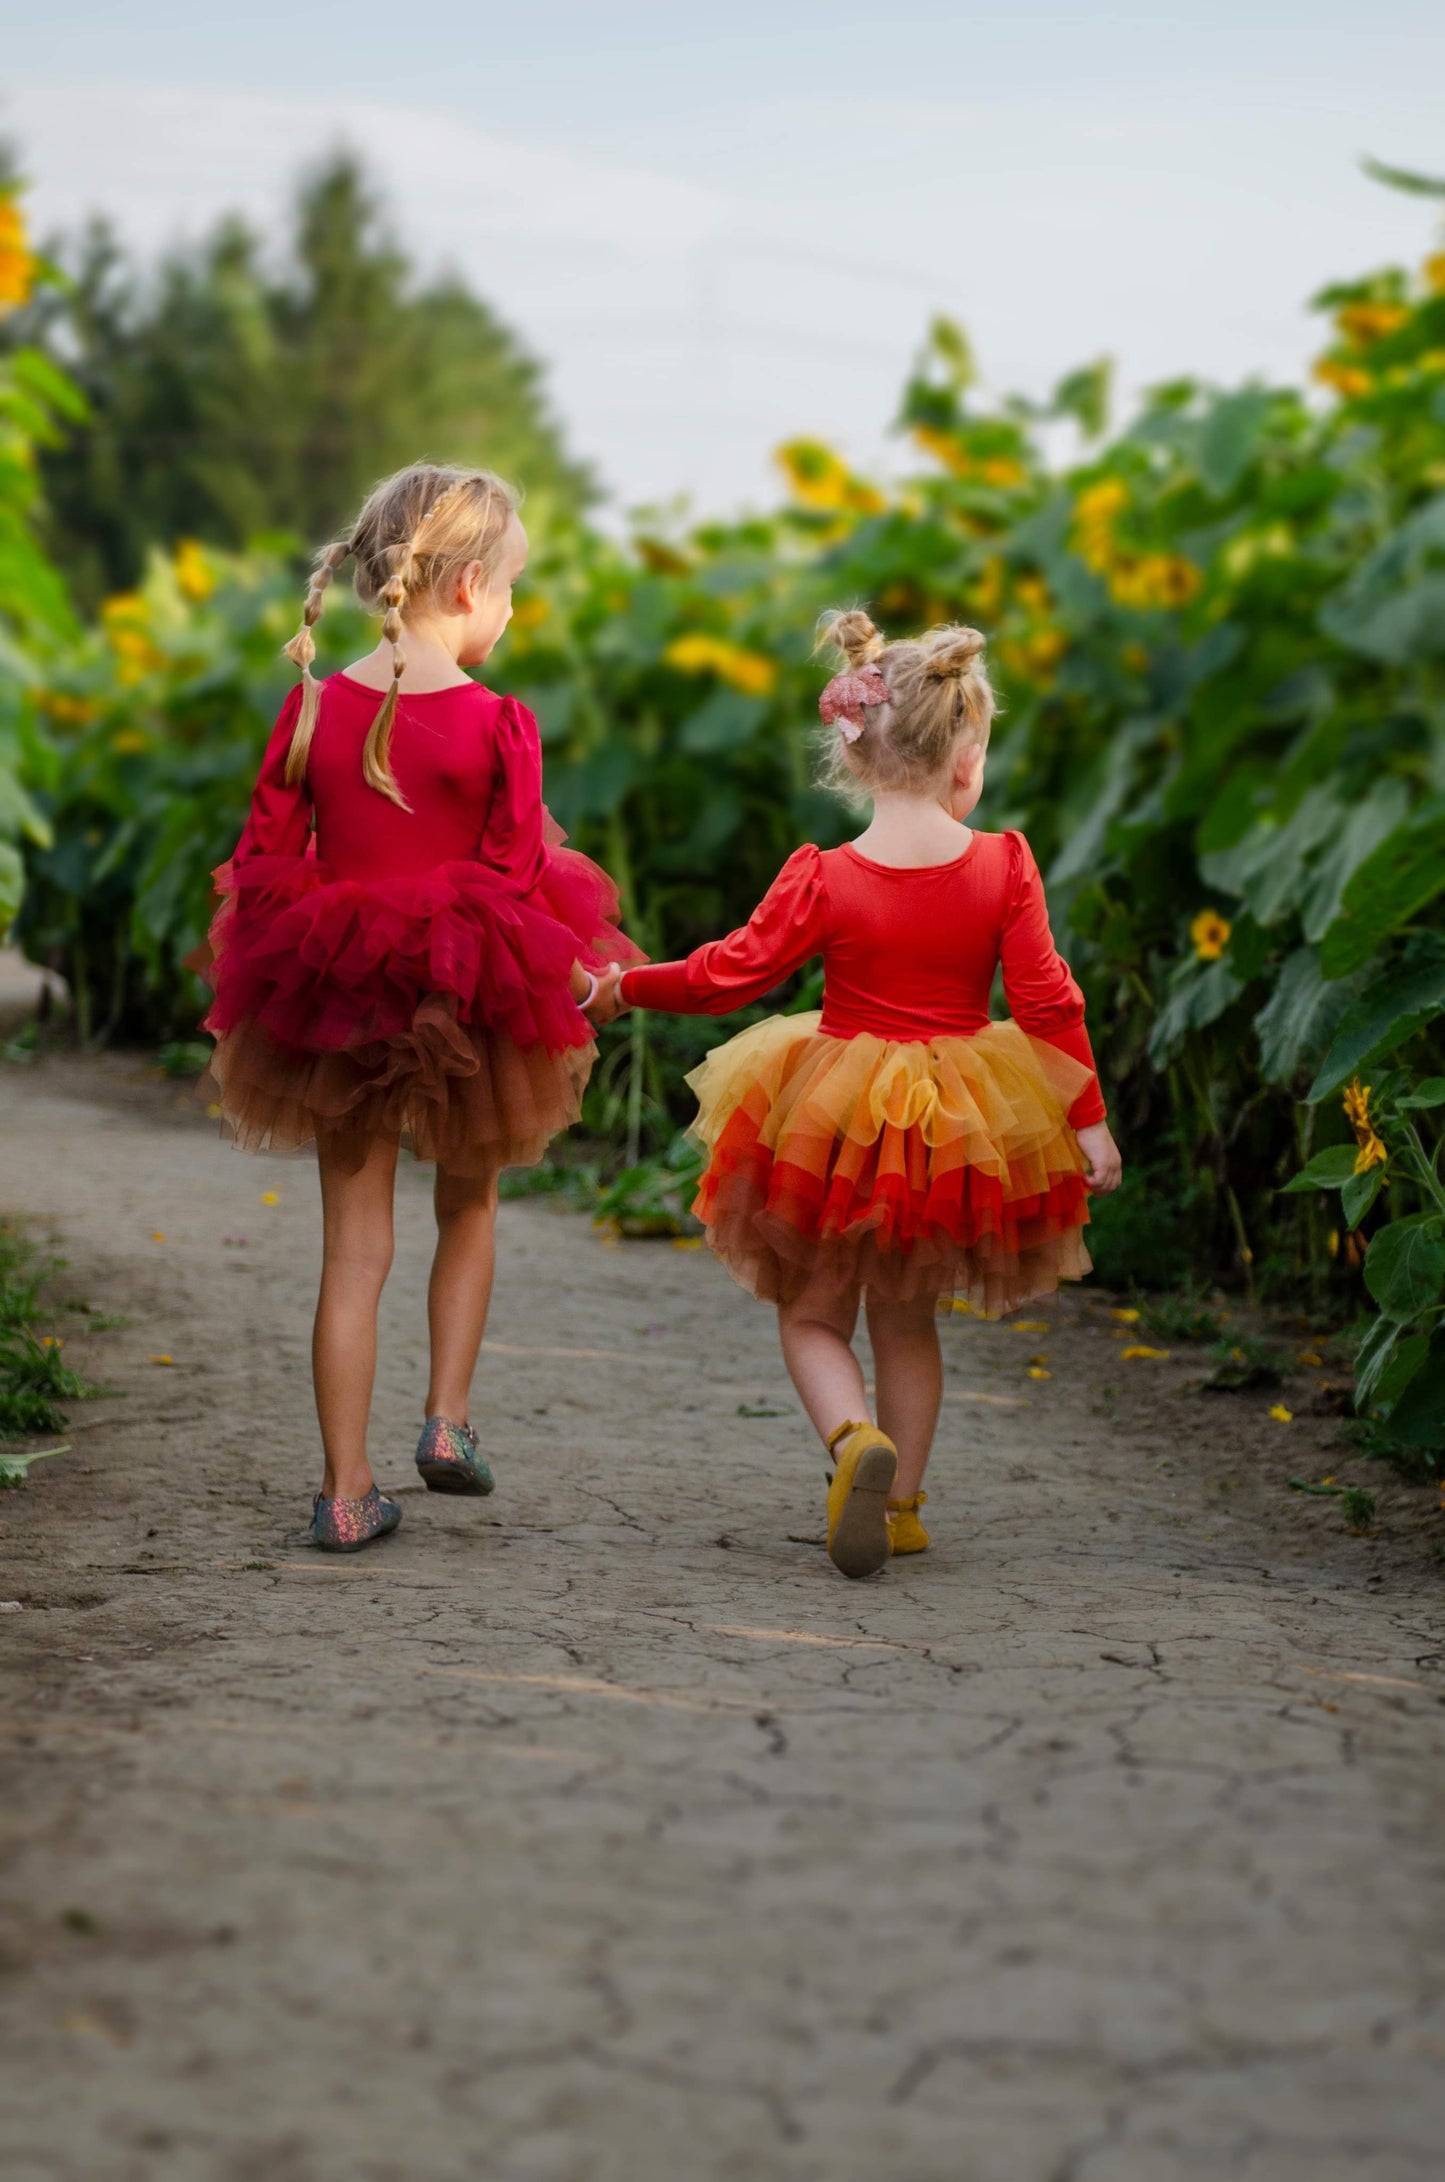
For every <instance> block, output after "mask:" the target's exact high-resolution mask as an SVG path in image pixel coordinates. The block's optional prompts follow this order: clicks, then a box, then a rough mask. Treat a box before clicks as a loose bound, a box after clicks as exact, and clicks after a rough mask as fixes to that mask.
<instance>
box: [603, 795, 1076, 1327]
mask: <svg viewBox="0 0 1445 2182" xmlns="http://www.w3.org/2000/svg"><path fill="white" fill-rule="evenodd" d="M819 954H821V956H822V958H823V965H824V1001H823V1008H822V1012H821V1014H808V1015H778V1016H772V1017H770V1018H769V1020H768V1021H767V1022H764V1023H759V1024H757V1025H756V1026H755V1027H754V1028H753V1029H751V1030H746V1031H744V1032H743V1033H742V1034H741V1035H740V1036H739V1037H737V1038H734V1039H732V1040H730V1041H729V1043H728V1044H726V1045H724V1046H720V1047H719V1048H718V1049H717V1050H716V1051H715V1052H713V1053H712V1054H710V1055H709V1056H708V1058H707V1060H706V1061H705V1062H704V1063H703V1064H702V1066H701V1067H700V1068H698V1069H696V1070H695V1071H694V1072H693V1074H692V1075H691V1076H690V1077H689V1078H688V1081H689V1083H690V1084H691V1085H692V1087H693V1089H694V1090H695V1091H696V1093H697V1098H698V1106H699V1112H698V1117H697V1120H696V1122H695V1123H694V1125H693V1127H694V1131H695V1133H696V1135H697V1136H699V1137H700V1138H701V1140H702V1142H703V1143H704V1144H705V1145H706V1146H707V1149H708V1155H709V1156H708V1163H707V1167H706V1170H705V1172H704V1174H703V1178H702V1183H701V1187H700V1189H699V1192H698V1197H697V1202H696V1208H695V1209H696V1212H697V1215H698V1218H699V1219H700V1220H702V1221H703V1223H704V1225H705V1226H706V1229H707V1236H708V1241H709V1242H710V1244H711V1245H712V1247H713V1249H714V1250H715V1251H716V1252H717V1254H718V1255H719V1257H720V1258H721V1259H722V1260H723V1262H724V1264H725V1265H726V1266H727V1267H728V1269H729V1271H730V1272H731V1273H732V1274H733V1276H734V1278H735V1279H737V1280H738V1281H739V1282H740V1283H741V1284H742V1286H743V1287H745V1288H748V1289H750V1290H751V1291H752V1293H753V1294H754V1295H756V1296H759V1297H761V1298H763V1299H764V1300H765V1301H768V1302H778V1301H783V1302H786V1301H789V1300H791V1299H792V1298H794V1297H796V1296H797V1295H798V1294H799V1293H800V1292H801V1291H802V1290H803V1288H805V1287H806V1286H808V1285H809V1283H810V1282H812V1281H814V1280H815V1279H820V1278H821V1279H823V1280H824V1281H831V1280H836V1281H837V1282H838V1283H839V1284H840V1285H847V1284H849V1283H852V1284H856V1285H858V1286H863V1287H870V1288H877V1289H880V1290H882V1291H883V1292H884V1293H886V1294H888V1295H891V1296H898V1297H901V1298H910V1297H915V1296H922V1295H930V1294H931V1295H935V1296H944V1295H954V1294H957V1295H959V1296H963V1297H966V1298H968V1300H969V1301H970V1302H972V1303H973V1304H974V1305H975V1307H976V1308H978V1309H979V1310H981V1311H984V1312H986V1313H988V1314H989V1315H991V1316H992V1315H994V1314H996V1313H998V1312H1001V1311H1007V1310H1011V1309H1013V1308H1014V1307H1015V1306H1016V1305H1017V1304H1020V1303H1023V1302H1025V1301H1027V1300H1029V1299H1030V1298H1032V1297H1035V1296H1040V1295H1044V1294H1047V1293H1049V1292H1050V1291H1052V1290H1053V1289H1054V1288H1056V1287H1057V1285H1058V1283H1059V1282H1060V1281H1061V1280H1077V1279H1079V1278H1080V1277H1081V1275H1083V1274H1084V1273H1086V1272H1087V1271H1088V1270H1089V1257H1088V1253H1087V1252H1086V1250H1085V1248H1084V1235H1083V1231H1084V1227H1085V1225H1086V1223H1087V1221H1088V1216H1089V1215H1088V1199H1087V1195H1086V1192H1085V1188H1084V1172H1085V1165H1084V1160H1083V1157H1082V1155H1081V1153H1080V1151H1079V1147H1078V1144H1077V1143H1076V1141H1075V1138H1074V1131H1075V1130H1076V1129H1081V1128H1083V1127H1085V1126H1086V1125H1087V1124H1088V1123H1090V1122H1096V1121H1102V1120H1103V1118H1104V1102H1103V1099H1102V1097H1101V1096H1100V1092H1099V1085H1098V1079H1097V1077H1096V1075H1095V1072H1094V1056H1093V1053H1092V1051H1091V1049H1090V1045H1089V1038H1088V1033H1087V1032H1086V1030H1085V1028H1084V1004H1083V999H1082V996H1081V995H1080V992H1079V988H1078V986H1077V985H1076V984H1075V983H1074V980H1073V978H1072V977H1071V975H1070V974H1069V969H1068V966H1067V964H1066V963H1065V962H1063V961H1062V959H1061V958H1060V956H1059V954H1058V952H1057V950H1056V949H1055V947H1054V943H1053V938H1052V935H1051V933H1050V931H1049V921H1048V910H1047V906H1046V904H1045V901H1044V890H1043V883H1042V881H1041V879H1040V877H1039V872H1038V867H1037V865H1036V864H1035V862H1034V859H1033V855H1032V853H1031V851H1030V849H1029V846H1028V843H1027V842H1026V841H1025V840H1024V838H1023V836H1022V834H1018V833H1004V834H986V833H975V834H974V835H973V836H972V839H971V840H970V842H969V845H968V847H967V849H966V850H965V851H964V853H963V855H962V856H961V857H959V858H957V859H956V860H955V861H954V862H952V863H948V864H936V865H930V866H927V867H925V868H923V869H921V870H904V869H897V868H895V867H893V866H891V865H885V864H877V863H874V862H873V861H871V859H870V858H868V857H866V856H863V855H861V854H860V853H859V852H858V850H857V849H855V848H852V847H851V846H850V847H845V848H839V849H830V850H826V851H824V850H819V849H816V848H802V849H799V850H798V851H797V853H796V855H794V856H792V857H790V858H789V860H788V862H787V863H786V864H785V865H784V867H783V869H782V871H781V872H780V873H779V875H778V877H777V879H776V880H775V882H774V884H773V886H772V887H771V888H770V889H769V891H768V893H767V895H766V896H765V898H764V900H763V902H762V903H761V905H760V906H759V908H758V909H757V910H756V912H755V913H754V915H753V917H752V918H751V920H750V921H749V923H748V924H747V925H745V926H744V927H743V928H742V929H741V930H740V931H737V932H734V933H732V934H731V936H730V937H729V938H727V939H724V940H718V941H715V942H714V943H713V944H712V945H710V946H706V947H700V948H698V949H697V951H696V952H695V953H694V954H692V955H689V956H688V958H687V960H686V961H685V962H662V963H653V964H650V965H647V966H645V967H642V968H636V969H630V970H628V971H627V973H626V975H625V976H624V978H623V981H622V991H623V997H624V999H626V1000H627V1001H629V1002H631V1003H632V1004H633V1005H635V1006H639V1007H654V1008H663V1009H668V1010H671V1011H674V1012H677V1013H682V1014H711V1015H721V1014H725V1013H727V1011H728V1010H729V1009H731V1008H738V1007H742V1006H744V1005H745V1004H746V1003H748V1002H749V1001H755V1000H759V999H761V998H762V996H763V995H764V994H765V993H767V992H770V991H771V990H772V989H773V987H774V986H776V985H778V984H780V983H781V982H782V980H783V979H784V978H785V977H787V976H789V975H790V973H791V972H793V971H794V970H797V969H799V968H801V966H802V965H803V964H804V963H805V962H807V961H808V960H809V959H810V958H811V957H813V956H815V955H819ZM1000 964H1002V968H1003V981H1004V992H1005V995H1006V997H1007V1000H1008V1003H1009V1006H1010V1008H1011V1010H1012V1013H1013V1020H1012V1021H1011V1022H991V1021H990V1020H989V994H990V991H991V989H992V985H993V979H994V973H995V970H996V969H997V968H998V967H999V965H1000Z"/></svg>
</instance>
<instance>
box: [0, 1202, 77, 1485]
mask: <svg viewBox="0 0 1445 2182" xmlns="http://www.w3.org/2000/svg"><path fill="white" fill-rule="evenodd" d="M58 1270H59V1261H58V1260H54V1259H49V1260H47V1259H42V1258H40V1257H38V1256H37V1254H36V1252H35V1250H34V1248H33V1247H32V1245H31V1244H30V1243H28V1242H27V1241H26V1240H25V1238H24V1237H23V1236H22V1235H21V1234H20V1233H19V1232H18V1231H17V1230H16V1229H15V1228H14V1227H12V1226H9V1225H6V1224H5V1223H3V1222H0V1442H3V1441H7V1440H23V1439H29V1438H31V1437H33V1436H34V1435H35V1434H36V1433H38V1432H55V1431H59V1430H60V1429H61V1428H62V1427H63V1425H64V1423H65V1414H64V1411H63V1409H62V1408H61V1406H60V1405H61V1404H62V1403H63V1402H71V1401H83V1400H85V1399H86V1398H87V1397H89V1396H91V1395H93V1394H95V1393H97V1392H98V1391H99V1389H98V1388H96V1387H92V1386H90V1385H88V1384H87V1383H86V1381H85V1380H84V1379H82V1378H81V1377H80V1375H79V1373H77V1372H74V1371H72V1370H70V1368H69V1367H68V1366H67V1365H66V1364H65V1363H64V1362H63V1361H62V1358H61V1343H60V1342H59V1341H58V1340H57V1339H56V1338H55V1337H54V1336H53V1335H51V1336H46V1335H41V1334H37V1333H36V1332H35V1331H34V1328H35V1326H36V1324H37V1323H38V1322H40V1321H41V1320H42V1319H43V1317H44V1316H45V1305H44V1301H43V1296H42V1291H43V1289H44V1286H45V1283H46V1282H47V1280H49V1279H50V1277H51V1276H52V1275H53V1274H54V1273H55V1272H57V1271H58ZM40 1452H43V1453H46V1454H55V1453H63V1452H64V1450H63V1449H58V1448H46V1449H44V1450H41V1451H40ZM39 1459H40V1453H34V1454H31V1453H24V1452H19V1451H12V1450H8V1449H7V1450H5V1451H4V1452H0V1488H6V1487H12V1486H16V1485H23V1484H24V1482H25V1472H26V1470H27V1468H28V1466H29V1464H30V1463H31V1462H34V1461H38V1460H39Z"/></svg>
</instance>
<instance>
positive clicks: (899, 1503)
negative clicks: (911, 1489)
mask: <svg viewBox="0 0 1445 2182" xmlns="http://www.w3.org/2000/svg"><path fill="white" fill-rule="evenodd" d="M927 1498H928V1495H927V1493H915V1494H914V1495H913V1498H912V1499H911V1500H890V1501H889V1503H888V1538H889V1551H890V1552H891V1553H926V1552H927V1551H928V1548H929V1546H930V1545H931V1544H932V1540H931V1539H930V1537H929V1535H928V1533H927V1531H926V1530H925V1529H924V1527H923V1525H922V1524H921V1523H920V1522H919V1520H918V1511H919V1509H920V1508H921V1507H922V1506H923V1503H924V1501H925V1500H926V1499H927Z"/></svg>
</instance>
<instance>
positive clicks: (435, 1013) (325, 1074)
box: [210, 994, 597, 1180]
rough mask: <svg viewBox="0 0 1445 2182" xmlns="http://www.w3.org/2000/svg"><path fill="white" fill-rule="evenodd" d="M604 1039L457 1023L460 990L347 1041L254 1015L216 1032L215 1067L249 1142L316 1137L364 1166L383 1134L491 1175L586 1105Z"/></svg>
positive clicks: (232, 1124) (227, 1115)
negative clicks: (276, 1033)
mask: <svg viewBox="0 0 1445 2182" xmlns="http://www.w3.org/2000/svg"><path fill="white" fill-rule="evenodd" d="M596 1050H597V1049H596V1047H595V1046H591V1045H588V1046H571V1047H568V1048H567V1049H566V1050H565V1051H563V1052H561V1053H549V1052H548V1051H547V1049H546V1047H545V1046H542V1045H529V1046H519V1045H517V1044H515V1043H514V1041H513V1040H512V1039H511V1038H510V1037H509V1036H508V1035H507V1034H506V1033H505V1032H504V1031H500V1030H491V1031H488V1030H483V1029H479V1028H477V1027H475V1026H473V1025H464V1024H461V1023H459V1022H458V1020H457V1014H456V1003H455V1001H454V1000H453V999H452V997H451V996H450V995H446V996H443V995H440V994H433V995H430V996H428V997H427V998H426V999H425V1000H423V1001H422V1002H421V1003H420V1005H419V1006H418V1007H417V1009H416V1011H415V1013H414V1015H413V1018H412V1023H411V1028H410V1030H409V1031H407V1032H405V1033H404V1034H402V1035H400V1036H397V1037H392V1038H385V1039H379V1040H377V1041H375V1042H374V1043H372V1044H367V1045H360V1046H355V1047H352V1048H349V1049H346V1050H344V1051H340V1052H329V1053H310V1052H306V1051H304V1050H302V1049H301V1048H299V1047H296V1046H286V1045H282V1044H280V1043H279V1042H278V1041H277V1040H276V1039H275V1038H273V1037H272V1036H271V1034H270V1032H269V1031H267V1030H265V1029H263V1028H262V1026H261V1025H260V1024H259V1023H257V1022H256V1021H255V1020H254V1019H248V1020H246V1021H244V1022H241V1023H239V1024H237V1026H236V1027H235V1028H234V1029H233V1030H228V1031H226V1032H224V1033H223V1034H222V1036H221V1037H220V1038H218V1039H217V1041H216V1050H215V1052H214V1054H213V1055H212V1056H211V1071H210V1073H211V1078H212V1080H213V1082H214V1084H215V1085H216V1087H217V1090H216V1095H217V1096H218V1097H219V1100H220V1106H221V1113H222V1117H223V1119H224V1121H225V1123H226V1125H227V1127H228V1128H229V1130H230V1132H231V1134H232V1136H233V1137H234V1139H235V1142H236V1143H237V1145H238V1146H239V1147H240V1148H241V1149H242V1150H243V1151H251V1152H265V1151H297V1150H299V1149H300V1147H301V1146H302V1145H304V1144H309V1143H311V1142H313V1141H315V1142H317V1143H318V1144H320V1145H322V1146H323V1147H324V1148H325V1149H326V1151H327V1154H328V1156H330V1157H333V1158H335V1159H336V1160H337V1161H338V1162H339V1163H340V1164H341V1165H342V1166H343V1167H346V1168H348V1169H350V1170H351V1171H353V1172H354V1171H355V1170H356V1169H357V1168H359V1167H360V1166H361V1164H362V1162H363V1161H364V1159H365V1158H366V1156H367V1153H368V1151H369V1150H370V1148H371V1146H372V1145H373V1144H374V1143H376V1142H377V1141H378V1139H385V1140H386V1141H388V1142H391V1143H400V1142H409V1143H410V1145H411V1148H412V1150H413V1151H414V1152H415V1154H416V1156H417V1157H418V1159H428V1160H435V1161H436V1162H437V1163H438V1164H439V1165H441V1166H444V1167H445V1168H446V1169H447V1171H448V1173H451V1174H457V1175H462V1176H466V1177H467V1178H469V1179H475V1180H491V1179H493V1178H494V1177H495V1176H496V1175H497V1174H499V1173H500V1172H501V1170H502V1169H503V1168H504V1167H527V1166H535V1165H536V1163H537V1161H538V1160H539V1159H540V1158H541V1157H542V1154H543V1153H544V1152H545V1150H546V1148H547V1145H548V1143H549V1142H550V1140H551V1139H552V1138H553V1137H554V1136H555V1135H557V1133H558V1131H559V1130H562V1129H566V1128H569V1127H570V1126H571V1125H572V1124H573V1123H574V1122H575V1121H576V1120H577V1119H578V1116H579V1114H580V1111H581V1104H582V1093H583V1091H584V1090H585V1089H586V1085H587V1078H588V1076H589V1074H590V1073H591V1068H592V1063H593V1060H594V1059H595V1057H596Z"/></svg>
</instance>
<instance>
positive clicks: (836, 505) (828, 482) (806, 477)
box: [774, 439, 888, 515]
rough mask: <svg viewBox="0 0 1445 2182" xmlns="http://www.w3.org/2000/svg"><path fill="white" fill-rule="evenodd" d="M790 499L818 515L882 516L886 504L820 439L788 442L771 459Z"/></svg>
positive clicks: (874, 488) (876, 491)
mask: <svg viewBox="0 0 1445 2182" xmlns="http://www.w3.org/2000/svg"><path fill="white" fill-rule="evenodd" d="M774 459H775V461H776V462H777V464H778V467H779V469H780V470H781V471H782V473H783V475H784V477H785V478H786V479H787V481H788V485H789V487H790V489H791V491H792V495H793V498H794V499H795V500H797V501H799V502H800V503H801V504H802V506H803V507H805V508H815V509H817V510H818V511H819V513H821V514H829V515H832V514H839V515H881V514H882V512H883V510H884V508H885V507H886V506H887V505H888V503H887V501H886V500H885V499H884V497H883V495H882V493H881V492H879V491H878V490H877V488H876V486H873V485H869V484H866V483H865V482H864V481H863V479H862V478H858V477H855V476H854V475H853V473H852V471H851V470H850V469H849V468H848V465H847V464H846V462H844V461H843V459H842V457H841V456H839V455H836V454H835V453H834V452H833V449H832V448H831V447H829V446H827V445H825V443H824V442H823V441H822V440H820V439H791V440H788V441H787V442H786V444H785V445H783V446H781V447H780V448H779V449H778V451H777V454H776V456H775V457H774Z"/></svg>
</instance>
